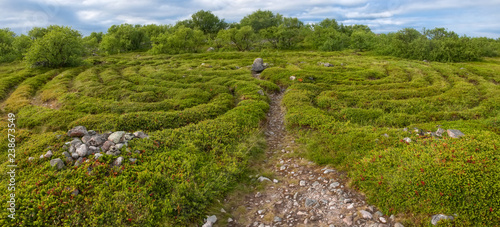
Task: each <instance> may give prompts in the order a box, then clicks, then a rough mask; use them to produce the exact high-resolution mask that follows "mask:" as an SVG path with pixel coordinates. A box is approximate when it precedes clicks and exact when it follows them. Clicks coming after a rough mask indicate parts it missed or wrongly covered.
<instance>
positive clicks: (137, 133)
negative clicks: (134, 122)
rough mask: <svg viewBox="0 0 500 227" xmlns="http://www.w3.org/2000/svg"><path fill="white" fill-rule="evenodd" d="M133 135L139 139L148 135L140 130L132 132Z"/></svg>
mask: <svg viewBox="0 0 500 227" xmlns="http://www.w3.org/2000/svg"><path fill="white" fill-rule="evenodd" d="M134 136H135V137H137V138H139V139H144V138H146V137H148V135H146V133H144V132H142V131H137V132H134Z"/></svg>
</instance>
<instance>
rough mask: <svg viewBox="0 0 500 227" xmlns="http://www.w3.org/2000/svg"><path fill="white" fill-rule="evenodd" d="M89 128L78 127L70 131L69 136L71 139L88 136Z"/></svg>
mask: <svg viewBox="0 0 500 227" xmlns="http://www.w3.org/2000/svg"><path fill="white" fill-rule="evenodd" d="M88 134H89V133H88V132H87V128H85V126H76V127H74V128H72V129H71V130H69V131H68V136H71V137H83V136H86V135H88Z"/></svg>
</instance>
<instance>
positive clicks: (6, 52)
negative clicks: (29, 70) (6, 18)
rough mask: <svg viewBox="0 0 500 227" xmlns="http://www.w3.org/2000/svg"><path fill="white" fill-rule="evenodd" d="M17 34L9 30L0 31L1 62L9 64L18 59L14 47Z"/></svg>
mask: <svg viewBox="0 0 500 227" xmlns="http://www.w3.org/2000/svg"><path fill="white" fill-rule="evenodd" d="M15 37H16V33H14V32H12V31H10V30H9V29H8V28H4V29H0V62H9V61H13V60H14V59H16V52H15V49H14V47H13V45H12V43H13V42H14V40H15Z"/></svg>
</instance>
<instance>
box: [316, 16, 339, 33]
mask: <svg viewBox="0 0 500 227" xmlns="http://www.w3.org/2000/svg"><path fill="white" fill-rule="evenodd" d="M318 26H319V27H321V28H333V29H335V30H337V31H339V29H340V26H339V24H338V23H337V21H336V20H335V19H329V18H326V19H324V20H322V21H321V22H319V24H318Z"/></svg>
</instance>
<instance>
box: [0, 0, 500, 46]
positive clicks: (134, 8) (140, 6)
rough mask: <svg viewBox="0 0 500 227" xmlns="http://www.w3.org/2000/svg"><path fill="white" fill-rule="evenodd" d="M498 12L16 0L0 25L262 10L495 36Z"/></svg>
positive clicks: (319, 0)
mask: <svg viewBox="0 0 500 227" xmlns="http://www.w3.org/2000/svg"><path fill="white" fill-rule="evenodd" d="M499 8H500V1H498V0H476V1H456V0H420V1H411V0H386V1H376V0H336V1H331V0H311V1H298V0H287V1H282V0H279V1H278V0H168V1H167V0H130V1H122V0H83V1H81V0H18V1H8V2H6V1H0V15H2V16H1V17H0V24H2V25H3V26H5V27H10V28H12V29H13V30H15V31H16V32H23V31H21V30H23V29H24V30H26V29H25V28H26V27H30V26H31V25H32V26H47V25H49V24H52V23H68V24H64V25H69V26H73V27H75V28H78V27H84V28H87V29H100V30H101V31H106V30H107V28H108V27H110V26H111V25H113V24H121V23H130V24H149V23H168V24H172V23H175V22H176V21H178V20H183V19H188V18H189V17H190V15H191V14H193V13H195V12H196V11H198V10H201V9H203V10H210V11H212V12H213V13H214V14H215V15H217V16H218V17H219V18H221V19H225V20H226V21H228V22H237V21H239V20H241V18H243V17H244V16H246V15H248V14H250V13H252V12H254V11H256V10H258V9H261V10H270V11H273V12H274V13H280V14H282V15H284V16H291V17H298V18H299V19H301V20H302V21H304V22H306V23H310V22H318V21H320V20H322V19H325V18H334V19H336V20H337V21H339V22H341V23H344V24H353V23H356V24H366V25H368V26H370V27H373V28H372V29H373V30H378V31H384V32H386V31H395V30H398V29H400V28H403V27H416V28H417V29H418V28H421V27H424V26H425V27H428V28H433V27H448V28H450V30H453V29H457V30H459V31H460V33H461V34H463V33H467V34H469V35H472V36H473V35H476V34H477V35H483V34H489V35H488V36H490V37H498V36H500V31H499V30H498V29H496V28H494V27H492V26H487V28H483V27H484V26H480V25H481V24H492V21H500V16H499V14H498V13H497V12H496V11H497V10H496V9H499ZM469 22H470V23H469ZM460 24H468V26H462V25H460ZM491 34H496V36H491Z"/></svg>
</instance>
